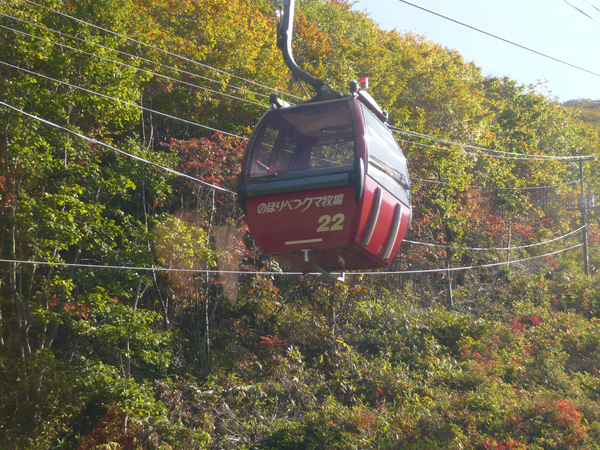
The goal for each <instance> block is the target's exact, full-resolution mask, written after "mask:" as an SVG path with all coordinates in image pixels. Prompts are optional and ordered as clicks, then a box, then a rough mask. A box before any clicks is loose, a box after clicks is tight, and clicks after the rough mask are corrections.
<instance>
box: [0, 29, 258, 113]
mask: <svg viewBox="0 0 600 450" xmlns="http://www.w3.org/2000/svg"><path fill="white" fill-rule="evenodd" d="M0 28H4V29H6V30H9V31H12V32H14V33H18V34H22V35H24V36H28V37H32V38H34V39H38V40H41V41H44V42H48V43H50V44H53V45H56V46H59V47H61V48H68V49H69V50H73V51H76V52H80V53H83V54H84V55H88V56H91V57H94V58H99V59H102V60H104V61H108V62H112V63H115V64H119V65H121V66H125V67H128V68H130V69H133V70H136V71H139V72H144V73H147V74H149V75H154V76H157V77H160V78H164V79H165V80H169V81H173V82H175V83H181V84H183V85H186V86H190V87H193V88H196V89H201V90H204V91H207V92H211V93H213V94H217V95H222V96H224V97H228V98H231V99H235V100H240V101H243V102H246V103H251V104H253V105H256V106H260V107H262V108H267V106H266V105H264V104H262V103H258V102H255V101H252V100H248V99H245V98H241V97H236V96H235V95H231V94H227V93H225V92H220V91H215V90H214V89H209V88H207V87H204V86H199V85H197V84H194V83H188V82H187V81H183V80H178V79H177V78H173V77H169V76H167V75H162V74H160V73H156V72H153V71H151V70H147V69H142V68H141V67H135V66H132V65H131V64H127V63H124V62H121V61H117V60H114V59H110V58H106V57H104V56H100V55H97V54H95V53H90V52H86V51H85V50H81V49H79V48H75V47H71V46H69V45H66V44H61V43H59V42H54V41H52V40H50V39H45V38H42V37H39V36H36V35H34V34H30V33H26V32H24V31H20V30H17V29H14V28H10V27H6V26H4V25H0Z"/></svg>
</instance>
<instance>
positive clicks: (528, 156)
mask: <svg viewBox="0 0 600 450" xmlns="http://www.w3.org/2000/svg"><path fill="white" fill-rule="evenodd" d="M389 128H390V129H391V130H392V131H395V132H397V133H400V134H405V135H408V136H412V137H417V138H421V139H428V140H432V141H434V142H438V143H440V144H447V145H456V146H459V147H462V148H470V149H474V150H479V151H481V152H485V153H491V155H487V156H490V157H496V158H501V159H515V160H534V161H535V160H549V161H555V160H558V161H576V160H579V159H592V158H595V156H594V155H582V156H556V155H536V154H533V153H517V152H505V151H502V150H493V149H491V148H486V147H478V146H476V145H470V144H463V143H461V142H456V141H450V140H448V139H442V138H438V137H434V136H429V135H427V134H423V133H419V132H416V131H410V130H406V129H403V128H399V127H393V126H392V127H389ZM398 141H400V142H404V143H408V144H414V145H417V146H421V147H431V148H435V149H438V150H452V149H448V148H444V147H438V146H435V145H430V144H423V143H420V142H414V141H407V140H403V139H398ZM465 153H466V154H469V155H476V156H480V155H481V154H480V153H475V152H467V151H465Z"/></svg>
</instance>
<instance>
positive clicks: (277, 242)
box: [246, 186, 355, 255]
mask: <svg viewBox="0 0 600 450" xmlns="http://www.w3.org/2000/svg"><path fill="white" fill-rule="evenodd" d="M246 208H247V214H246V218H247V221H248V227H249V228H250V233H251V234H252V236H253V238H254V241H255V243H256V245H257V247H258V248H259V249H260V250H261V251H262V252H264V253H268V254H272V255H277V254H279V253H289V252H300V251H301V250H305V249H320V248H331V247H344V246H347V245H348V244H349V242H350V234H351V228H352V227H351V226H352V219H353V216H354V210H355V202H354V191H353V189H352V188H351V187H349V186H342V187H335V188H328V189H319V190H311V191H303V192H292V193H283V194H273V195H264V196H258V197H250V198H248V199H247V200H246Z"/></svg>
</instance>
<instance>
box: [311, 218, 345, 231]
mask: <svg viewBox="0 0 600 450" xmlns="http://www.w3.org/2000/svg"><path fill="white" fill-rule="evenodd" d="M345 219H346V216H344V215H343V214H336V215H335V216H333V218H332V217H331V216H328V215H324V216H321V217H319V224H320V225H319V228H317V233H322V232H324V231H340V230H343V229H344V220H345Z"/></svg>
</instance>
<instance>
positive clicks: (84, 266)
mask: <svg viewBox="0 0 600 450" xmlns="http://www.w3.org/2000/svg"><path fill="white" fill-rule="evenodd" d="M581 246H582V244H577V245H573V246H571V247H567V248H563V249H561V250H556V251H554V252H550V253H544V254H543V255H536V256H530V257H528V258H521V259H513V260H510V261H504V262H499V263H490V264H482V265H479V266H464V267H444V268H439V269H421V270H401V271H393V272H388V271H381V272H346V273H345V275H346V276H352V275H356V276H358V275H417V274H429V273H440V272H458V271H462V270H476V269H488V268H490V267H498V266H508V265H510V264H515V263H522V262H526V261H531V260H534V259H539V258H545V257H548V256H554V255H557V254H559V253H564V252H567V251H570V250H573V249H576V248H579V247H581ZM0 263H8V264H29V265H45V266H60V267H78V268H81V269H109V270H135V271H158V272H175V273H207V274H233V275H269V276H277V275H278V276H287V275H322V274H320V273H317V272H310V273H302V272H267V271H245V270H219V269H172V268H171V269H169V268H164V267H134V266H111V265H102V264H77V263H62V262H50V261H29V260H16V259H15V260H13V259H0Z"/></svg>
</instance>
